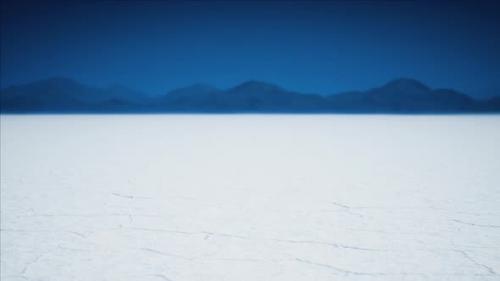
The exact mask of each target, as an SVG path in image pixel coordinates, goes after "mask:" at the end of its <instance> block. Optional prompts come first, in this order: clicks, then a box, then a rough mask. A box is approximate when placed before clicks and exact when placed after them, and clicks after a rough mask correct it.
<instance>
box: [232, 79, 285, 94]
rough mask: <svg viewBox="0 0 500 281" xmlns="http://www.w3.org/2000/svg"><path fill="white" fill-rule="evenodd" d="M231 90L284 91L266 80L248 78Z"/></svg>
mask: <svg viewBox="0 0 500 281" xmlns="http://www.w3.org/2000/svg"><path fill="white" fill-rule="evenodd" d="M232 90H233V91H234V90H236V91H242V90H243V91H252V92H274V91H284V89H283V88H281V87H279V86H277V85H275V84H271V83H268V82H263V81H258V80H248V81H245V82H243V83H241V84H239V85H237V86H235V87H234V88H232Z"/></svg>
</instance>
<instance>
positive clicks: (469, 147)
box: [0, 115, 500, 281]
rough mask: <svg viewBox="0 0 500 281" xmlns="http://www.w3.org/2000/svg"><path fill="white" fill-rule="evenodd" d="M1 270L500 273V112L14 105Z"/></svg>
mask: <svg viewBox="0 0 500 281" xmlns="http://www.w3.org/2000/svg"><path fill="white" fill-rule="evenodd" d="M0 160H1V170H0V171H1V280H3V281H14V280H33V281H35V280H36V281H42V280H46V281H49V280H50V281H59V280H60V281H63V280H64V281H68V280H75V281H76V280H82V281H83V280H85V281H96V280H97V281H99V280H120V281H129V280H130V281H131V280H141V281H148V280H151V281H154V280H157V281H162V280H163V281H165V280H169V281H224V280H226V281H246V280H248V281H257V280H258V281H266V280H283V281H306V280H328V281H331V280H347V281H349V280H436V281H438V280H439V281H441V280H500V116H499V115H480V116H477V115H418V116H411V115H2V116H1V159H0Z"/></svg>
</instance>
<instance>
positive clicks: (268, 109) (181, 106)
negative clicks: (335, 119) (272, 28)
mask: <svg viewBox="0 0 500 281" xmlns="http://www.w3.org/2000/svg"><path fill="white" fill-rule="evenodd" d="M0 111H1V112H3V113H98V112H101V113H126V112H135V113H150V112H151V113H153V112H158V113H161V112H164V113H474V112H478V113H479V112H500V96H495V97H492V98H489V99H487V100H479V99H474V98H472V97H470V96H468V95H466V94H463V93H460V92H458V91H455V90H452V89H432V88H430V87H428V86H426V85H425V84H423V83H421V82H419V81H417V80H414V79H409V78H400V79H395V80H392V81H390V82H388V83H386V84H384V85H382V86H380V87H377V88H373V89H368V90H365V91H352V92H343V93H337V94H331V95H319V94H310V93H300V92H295V91H290V90H287V89H284V88H282V87H280V86H277V85H274V84H270V83H266V82H261V81H253V80H252V81H246V82H243V83H241V84H239V85H237V86H235V87H232V88H229V89H219V88H217V87H214V86H211V85H206V84H195V85H192V86H188V87H184V88H180V89H175V90H172V91H170V92H168V93H166V94H164V95H161V96H154V97H151V96H148V95H145V94H143V93H141V92H137V91H134V90H130V89H128V88H126V87H123V86H118V85H115V86H111V87H106V88H97V87H91V86H88V85H84V84H82V83H79V82H77V81H74V80H72V79H68V78H50V79H46V80H41V81H36V82H32V83H28V84H23V85H17V86H11V87H8V88H5V89H3V90H2V91H1V92H0Z"/></svg>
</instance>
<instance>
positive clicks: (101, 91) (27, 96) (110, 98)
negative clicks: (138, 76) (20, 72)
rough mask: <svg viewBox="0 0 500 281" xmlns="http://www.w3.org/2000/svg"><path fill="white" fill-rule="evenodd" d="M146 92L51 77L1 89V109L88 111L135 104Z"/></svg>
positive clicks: (134, 106)
mask: <svg viewBox="0 0 500 281" xmlns="http://www.w3.org/2000/svg"><path fill="white" fill-rule="evenodd" d="M144 100H145V95H143V94H142V93H140V92H136V91H133V90H130V89H128V88H125V87H123V86H119V85H115V86H111V87H108V88H95V87H89V86H87V85H83V84H81V83H79V82H76V81H74V80H72V79H68V78H59V77H57V78H50V79H46V80H40V81H36V82H33V83H28V84H24V85H19V86H12V87H8V88H6V89H3V90H2V91H1V94H0V109H1V111H2V112H79V111H81V112H87V111H113V110H123V109H127V108H128V109H132V108H134V109H135V108H136V107H137V106H138V105H140V104H142V103H143V101H144Z"/></svg>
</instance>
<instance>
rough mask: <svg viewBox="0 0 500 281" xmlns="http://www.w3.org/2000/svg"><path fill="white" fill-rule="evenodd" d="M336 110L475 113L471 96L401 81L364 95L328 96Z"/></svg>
mask: <svg viewBox="0 0 500 281" xmlns="http://www.w3.org/2000/svg"><path fill="white" fill-rule="evenodd" d="M328 100H329V101H330V102H331V104H332V107H333V108H334V109H335V110H340V111H361V112H464V111H475V110H477V104H476V103H477V102H476V101H475V100H474V99H472V98H471V97H469V96H467V95H465V94H462V93H459V92H457V91H454V90H450V89H435V90H433V89H431V88H429V87H428V86H426V85H424V84H423V83H421V82H419V81H417V80H414V79H407V78H401V79H396V80H393V81H390V82H389V83H387V84H385V85H383V86H381V87H378V88H374V89H370V90H367V91H364V92H359V91H358V92H348V93H341V94H337V95H331V96H329V97H328Z"/></svg>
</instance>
